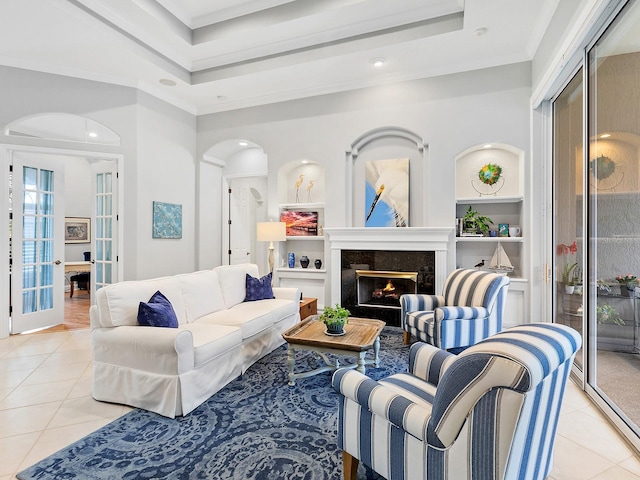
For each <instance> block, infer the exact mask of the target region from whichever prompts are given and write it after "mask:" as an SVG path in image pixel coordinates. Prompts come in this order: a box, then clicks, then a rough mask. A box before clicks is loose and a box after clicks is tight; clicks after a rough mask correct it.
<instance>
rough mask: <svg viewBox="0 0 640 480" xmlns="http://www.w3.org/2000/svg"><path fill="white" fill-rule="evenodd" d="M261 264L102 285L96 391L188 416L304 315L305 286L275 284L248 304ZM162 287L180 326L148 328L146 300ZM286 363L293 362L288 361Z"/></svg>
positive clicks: (95, 316)
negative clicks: (143, 321) (250, 281)
mask: <svg viewBox="0 0 640 480" xmlns="http://www.w3.org/2000/svg"><path fill="white" fill-rule="evenodd" d="M247 273H248V274H249V275H251V276H253V277H258V267H257V266H256V265H254V264H243V265H231V266H229V265H226V266H221V267H216V268H214V269H213V270H205V271H199V272H194V273H188V274H181V275H175V276H171V277H162V278H156V279H151V280H142V281H124V282H120V283H115V284H112V285H108V286H106V287H103V288H101V289H100V290H98V291H97V294H96V305H94V306H92V307H91V310H90V318H91V338H92V348H93V397H94V398H95V399H96V400H101V401H106V402H114V403H121V404H125V405H131V406H134V407H139V408H143V409H146V410H150V411H153V412H156V413H159V414H160V415H164V416H166V417H171V418H173V417H175V416H177V415H186V414H187V413H189V412H191V411H192V410H193V409H194V408H196V407H197V406H198V405H200V404H201V403H202V402H204V401H205V400H206V399H207V398H209V397H210V396H211V395H212V394H214V393H215V392H217V391H218V390H220V389H221V388H222V387H224V386H225V385H226V384H227V383H229V382H230V381H231V380H233V379H234V378H236V377H237V376H239V375H241V374H243V373H244V372H245V371H246V370H247V369H248V368H249V367H250V366H251V365H252V364H253V363H254V362H256V361H257V360H259V359H260V358H262V357H263V356H264V355H266V354H267V353H269V352H271V351H272V350H274V349H275V348H277V347H278V346H279V345H281V344H282V343H284V340H283V338H282V335H281V334H282V332H284V331H285V330H286V329H288V328H290V327H291V326H293V325H294V324H295V323H296V322H299V321H300V307H299V299H300V291H299V289H297V288H282V287H274V288H273V293H274V296H275V297H276V298H274V299H269V300H257V301H252V302H245V301H244V299H245V292H246V289H245V285H246V283H245V282H246V274H247ZM156 291H160V292H162V294H163V295H165V296H166V297H167V298H168V299H169V301H170V302H171V305H172V306H173V309H174V310H175V313H176V317H177V319H178V323H179V326H178V328H162V327H148V326H140V325H139V324H138V321H137V314H138V305H139V303H140V302H148V301H149V299H150V297H151V296H152V295H153V294H154V293H155V292H156ZM283 368H286V366H284V365H283Z"/></svg>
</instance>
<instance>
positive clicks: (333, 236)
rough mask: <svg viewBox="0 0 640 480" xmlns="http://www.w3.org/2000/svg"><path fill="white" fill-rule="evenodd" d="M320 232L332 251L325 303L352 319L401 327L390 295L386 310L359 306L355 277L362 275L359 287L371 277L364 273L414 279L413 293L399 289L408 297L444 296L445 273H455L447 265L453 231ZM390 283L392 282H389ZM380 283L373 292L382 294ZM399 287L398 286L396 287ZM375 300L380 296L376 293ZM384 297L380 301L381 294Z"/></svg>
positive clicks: (351, 229) (372, 304)
mask: <svg viewBox="0 0 640 480" xmlns="http://www.w3.org/2000/svg"><path fill="white" fill-rule="evenodd" d="M324 232H325V235H327V238H328V240H329V248H330V250H331V260H330V263H329V265H328V267H329V268H328V270H329V271H330V275H331V284H330V286H331V296H330V299H329V301H325V304H326V305H334V304H336V303H339V304H340V305H342V306H343V307H345V308H347V309H349V311H350V312H351V314H352V316H354V317H363V318H377V319H380V320H383V321H385V322H386V323H387V325H392V326H399V325H400V305H399V302H398V303H395V302H394V304H393V305H392V304H391V298H392V297H393V295H391V296H389V297H387V299H386V300H387V301H386V302H384V303H389V305H386V304H384V305H381V303H383V302H379V303H378V302H374V301H372V300H369V301H363V300H364V298H363V293H359V287H358V278H356V275H360V277H359V278H360V283H362V282H363V278H362V277H364V276H366V275H371V274H370V273H369V274H366V273H363V272H378V273H379V272H395V273H399V274H401V275H403V276H404V275H405V274H408V275H411V276H412V275H415V281H414V286H415V290H414V289H413V288H414V287H413V286H407V285H403V286H402V288H408V289H410V290H411V293H413V292H415V293H427V294H434V293H436V292H440V291H442V287H443V285H444V281H445V279H446V276H447V273H448V272H449V271H450V270H451V269H452V268H453V267H452V265H449V263H450V259H449V258H448V255H447V252H448V249H449V246H450V244H452V243H453V242H454V240H455V237H454V229H453V228H445V227H429V228H427V227H407V228H381V227H378V228H364V227H347V228H325V229H324ZM451 263H452V262H451ZM373 276H375V275H373ZM384 280H386V279H384ZM369 281H373V280H364V282H365V283H366V282H369ZM393 282H395V281H394V280H392V283H393ZM381 283H382V281H380V284H381ZM380 284H378V286H376V287H375V288H377V289H384V287H385V286H386V283H385V284H384V285H380ZM398 286H399V285H396V288H398ZM375 288H374V289H373V290H375ZM373 290H372V292H373ZM377 295H380V292H378V293H377ZM382 295H383V296H384V293H382ZM359 296H360V299H358V297H359ZM398 298H399V296H398Z"/></svg>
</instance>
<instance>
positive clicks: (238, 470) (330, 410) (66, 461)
mask: <svg viewBox="0 0 640 480" xmlns="http://www.w3.org/2000/svg"><path fill="white" fill-rule="evenodd" d="M401 332H402V331H401V329H399V328H397V327H386V328H385V329H384V331H383V332H382V334H381V335H380V341H381V349H380V350H381V351H380V359H381V365H380V368H373V367H370V368H369V367H368V368H367V375H368V376H370V377H372V378H375V379H380V378H382V377H385V376H388V375H390V374H392V373H396V372H401V371H406V369H407V362H408V358H409V347H407V346H404V345H403V344H402V333H401ZM286 359H287V350H286V346H282V347H280V348H278V349H276V350H275V351H274V352H272V353H271V354H269V355H267V356H266V357H264V358H263V359H262V360H260V361H259V362H257V363H256V364H255V365H253V366H252V367H251V368H250V369H249V370H248V371H247V372H246V373H245V374H244V375H243V376H241V377H239V378H237V379H235V380H234V381H232V382H231V383H230V384H229V385H227V386H226V387H225V388H223V389H222V390H220V391H219V392H218V393H216V394H215V395H213V396H212V397H211V398H210V399H209V400H207V401H206V402H205V403H203V404H202V405H200V406H199V407H198V408H197V409H195V410H194V411H193V412H191V413H190V414H189V415H186V416H184V417H178V418H176V419H169V418H165V417H162V416H160V415H157V414H155V413H150V412H147V411H145V410H138V409H137V410H133V411H131V412H129V413H128V414H126V415H124V416H123V417H120V418H119V419H117V420H115V421H113V422H112V423H110V424H109V425H106V426H105V427H103V428H101V429H100V430H98V431H96V432H93V433H92V434H90V435H87V436H86V437H84V438H83V439H81V440H79V441H77V442H75V443H74V444H72V445H70V446H68V447H66V448H64V449H62V450H60V451H59V452H57V453H55V454H53V455H51V456H50V457H47V458H45V459H44V460H42V461H40V462H38V463H37V464H35V465H33V466H31V467H29V468H27V469H26V470H23V471H22V472H20V473H19V474H18V478H19V479H21V480H31V479H46V480H52V479H83V480H85V479H86V480H93V479H110V480H111V479H136V480H137V479H159V478H166V479H215V480H223V479H233V480H249V479H256V480H274V479H287V480H294V479H296V480H297V479H300V480H337V479H340V478H342V455H341V452H340V450H339V449H338V445H337V437H336V420H337V418H338V394H337V393H336V392H335V391H334V390H333V388H332V387H331V373H329V372H327V373H323V374H320V375H317V376H315V377H310V378H304V379H299V380H297V382H296V385H295V386H293V387H290V386H288V385H287V367H286ZM341 363H342V364H344V363H350V362H341ZM305 364H306V365H305ZM315 366H317V360H316V358H315V356H314V355H313V354H311V353H310V352H297V353H296V371H301V369H307V368H308V369H311V367H315ZM358 478H359V479H367V480H373V479H380V478H381V477H379V476H378V475H377V474H375V473H374V472H372V471H370V470H368V469H366V468H365V467H364V466H363V465H360V467H359V471H358Z"/></svg>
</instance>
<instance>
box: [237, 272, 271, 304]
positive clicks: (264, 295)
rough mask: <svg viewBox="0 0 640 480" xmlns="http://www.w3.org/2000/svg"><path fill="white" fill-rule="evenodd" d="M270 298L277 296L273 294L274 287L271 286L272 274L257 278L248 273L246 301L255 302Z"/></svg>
mask: <svg viewBox="0 0 640 480" xmlns="http://www.w3.org/2000/svg"><path fill="white" fill-rule="evenodd" d="M268 298H276V297H274V296H273V289H272V288H271V274H270V273H269V274H268V275H265V276H264V277H262V278H255V277H252V276H251V275H249V274H248V273H247V296H246V298H245V299H244V301H245V302H253V301H255V300H266V299H268Z"/></svg>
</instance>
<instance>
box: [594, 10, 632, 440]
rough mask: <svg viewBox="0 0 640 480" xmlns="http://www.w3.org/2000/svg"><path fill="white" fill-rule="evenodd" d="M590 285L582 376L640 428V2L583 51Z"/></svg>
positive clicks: (621, 414)
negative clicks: (585, 373) (586, 350)
mask: <svg viewBox="0 0 640 480" xmlns="http://www.w3.org/2000/svg"><path fill="white" fill-rule="evenodd" d="M587 65H588V71H589V79H588V84H589V88H588V118H587V124H588V126H589V128H588V153H589V155H588V158H587V159H586V162H587V163H586V165H585V166H586V168H588V173H589V175H588V179H589V185H588V190H589V217H588V218H589V221H588V228H587V231H586V233H587V235H588V238H589V243H590V248H589V251H588V262H589V265H590V266H591V268H590V283H592V284H593V285H595V289H594V290H595V291H594V292H593V295H592V296H591V297H590V299H589V302H590V305H589V306H590V307H591V308H590V312H591V314H590V324H591V327H592V328H591V329H590V332H589V348H590V355H589V361H590V362H591V363H592V364H593V368H589V370H588V376H587V381H588V383H589V385H591V386H593V387H594V388H595V389H596V391H597V392H598V393H599V394H601V395H602V396H603V398H605V399H606V400H607V401H608V403H609V404H610V405H611V406H612V408H614V409H615V410H616V411H617V412H618V413H619V414H620V416H621V417H622V418H624V419H625V420H626V421H627V422H628V423H630V424H633V426H634V428H635V430H636V432H638V428H637V426H638V425H640V392H638V389H637V387H636V385H637V384H638V382H640V355H639V354H640V335H639V333H640V332H639V331H638V324H639V319H640V314H639V311H638V310H639V308H640V289H638V288H637V287H638V280H637V278H638V277H639V276H640V186H639V182H640V168H639V166H640V2H631V4H630V5H629V6H628V8H626V9H625V11H623V12H622V13H621V14H620V15H619V16H618V18H617V19H616V20H615V21H614V23H613V24H612V25H611V26H609V28H608V29H607V30H606V32H605V33H604V35H603V36H602V37H601V38H600V39H599V40H598V41H597V42H596V44H595V45H594V46H593V48H591V49H590V50H589V53H588V64H587Z"/></svg>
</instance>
